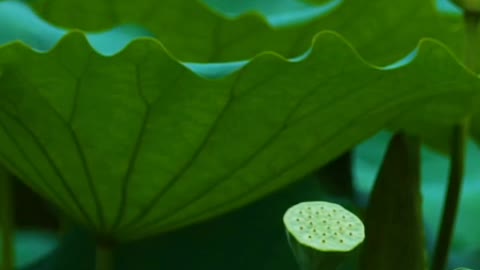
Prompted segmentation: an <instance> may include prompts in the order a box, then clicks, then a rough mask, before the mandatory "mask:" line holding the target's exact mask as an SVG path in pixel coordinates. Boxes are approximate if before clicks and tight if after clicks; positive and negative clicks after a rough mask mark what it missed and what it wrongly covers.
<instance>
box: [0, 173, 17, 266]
mask: <svg viewBox="0 0 480 270" xmlns="http://www.w3.org/2000/svg"><path fill="white" fill-rule="evenodd" d="M13 207H14V205H13V188H12V177H11V176H10V175H9V173H8V172H7V171H6V170H5V169H4V168H3V167H1V166H0V230H1V232H2V235H1V236H2V259H3V261H2V264H0V269H1V270H13V269H14V268H15V251H14V235H15V231H14V210H13Z"/></svg>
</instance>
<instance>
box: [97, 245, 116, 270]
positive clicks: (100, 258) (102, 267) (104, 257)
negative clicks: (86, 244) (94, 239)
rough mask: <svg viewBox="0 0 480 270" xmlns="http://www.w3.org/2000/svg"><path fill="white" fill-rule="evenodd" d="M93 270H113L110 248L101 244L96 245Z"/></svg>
mask: <svg viewBox="0 0 480 270" xmlns="http://www.w3.org/2000/svg"><path fill="white" fill-rule="evenodd" d="M95 261H96V262H95V265H96V266H95V270H113V269H114V265H113V251H112V246H111V245H109V244H104V243H102V242H98V243H97V251H96V260H95Z"/></svg>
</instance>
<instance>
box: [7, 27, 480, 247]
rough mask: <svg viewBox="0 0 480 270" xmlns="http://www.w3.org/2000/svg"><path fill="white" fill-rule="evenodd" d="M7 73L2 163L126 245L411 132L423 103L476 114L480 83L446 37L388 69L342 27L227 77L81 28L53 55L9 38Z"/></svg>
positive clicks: (154, 47) (156, 47) (146, 43)
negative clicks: (298, 53) (388, 134)
mask: <svg viewBox="0 0 480 270" xmlns="http://www.w3.org/2000/svg"><path fill="white" fill-rule="evenodd" d="M439 63H440V64H439ZM0 69H1V70H2V76H1V78H0V96H1V99H0V146H1V147H0V149H1V150H0V158H1V160H2V161H3V162H4V164H5V165H6V166H7V167H8V168H9V169H10V170H12V171H13V172H15V173H16V174H17V175H18V176H19V177H20V178H21V179H23V180H24V181H26V182H27V183H29V184H30V185H31V186H32V187H33V188H34V189H35V190H37V191H39V192H41V193H42V194H43V195H44V196H46V197H47V198H49V199H50V200H52V201H53V202H55V203H56V204H57V205H58V206H60V207H61V208H63V209H64V210H65V211H66V212H68V213H70V214H71V215H72V216H73V217H74V218H76V219H77V220H79V221H81V222H82V223H84V224H85V225H87V226H89V227H90V228H93V229H95V230H96V231H97V232H99V233H105V234H109V235H113V236H114V237H115V238H117V239H120V240H126V239H133V238H138V237H142V236H147V235H150V234H154V233H158V232H164V231H168V230H172V229H175V228H178V227H180V226H185V225H188V224H191V223H193V222H197V221H200V220H204V219H207V218H210V217H213V216H216V215H218V214H221V213H224V212H227V211H230V210H232V209H234V208H237V207H240V206H243V205H245V204H246V203H249V202H252V201H254V200H256V199H258V198H260V197H262V196H264V195H266V194H268V193H270V192H272V191H274V190H276V189H278V188H280V187H282V186H285V185H286V184H288V183H291V182H292V181H295V180H297V179H299V178H300V177H301V176H303V175H305V174H307V173H308V172H310V171H311V170H313V169H315V168H318V166H320V165H322V164H324V163H326V162H328V161H329V160H331V159H333V158H335V157H336V156H338V155H339V154H341V153H342V152H343V151H345V150H347V149H349V148H351V147H353V146H354V145H355V144H357V143H359V142H360V141H362V140H364V139H366V138H368V137H369V136H372V135H373V134H375V133H376V132H377V131H379V130H380V129H382V128H383V127H385V126H386V125H387V123H388V124H389V125H392V121H394V120H395V119H403V121H400V123H402V125H404V124H407V125H406V127H407V128H408V121H404V119H408V118H409V117H415V115H411V112H412V111H415V112H418V113H422V114H429V113H430V115H429V119H431V120H432V121H435V118H436V115H432V114H431V112H432V111H431V110H422V109H421V108H422V105H423V104H427V102H426V101H428V104H429V106H430V107H429V108H430V109H431V107H435V108H437V110H433V111H434V112H438V110H439V109H442V110H444V111H442V113H443V114H445V115H458V117H462V116H463V115H464V114H465V113H467V112H468V110H469V107H471V106H472V102H473V100H475V99H476V98H477V97H478V94H479V92H478V91H477V90H478V87H480V81H478V79H477V78H476V77H475V76H473V75H472V74H470V73H468V72H467V71H466V70H465V69H463V68H462V67H461V66H460V65H458V63H457V62H456V61H455V60H454V58H452V55H451V54H450V53H449V52H448V51H447V50H446V49H445V48H444V47H443V46H442V45H440V44H438V43H436V42H433V41H429V40H426V41H424V42H422V44H421V45H420V46H419V48H418V55H417V57H416V58H415V60H414V61H413V62H412V63H411V64H409V65H407V66H404V67H400V68H397V69H392V70H382V69H378V68H374V67H372V66H370V65H368V64H366V63H365V62H363V61H362V60H361V59H359V57H358V55H357V54H355V52H354V51H353V50H352V48H351V47H350V45H348V44H347V43H346V42H345V41H344V40H343V39H342V38H340V37H339V36H338V35H337V34H334V33H331V32H325V33H322V34H320V35H319V36H318V37H317V38H316V41H315V45H314V46H313V47H312V48H311V50H310V53H309V54H308V55H306V57H305V58H304V59H302V60H298V61H286V60H285V59H283V58H281V57H279V56H278V55H275V54H271V53H265V54H262V55H259V56H258V57H255V58H254V59H253V60H252V61H251V62H249V63H248V64H247V65H246V66H244V67H243V68H241V69H239V70H237V71H235V72H234V73H232V74H230V75H229V76H227V77H223V78H217V79H207V78H203V77H200V76H198V75H196V74H194V73H193V72H192V71H190V70H188V69H187V68H186V67H185V66H183V65H181V64H179V63H178V62H177V61H176V60H174V59H173V58H171V57H170V56H169V55H168V53H166V51H165V50H164V49H163V47H162V46H161V45H160V44H159V43H158V42H156V41H155V40H151V39H144V40H137V41H135V42H133V43H132V44H131V45H130V46H128V47H127V48H126V49H125V50H124V51H122V52H121V53H119V54H117V55H115V56H112V57H105V56H102V55H99V54H97V53H96V52H95V51H93V50H92V48H91V47H90V46H89V45H88V43H87V42H86V39H85V37H84V36H83V35H82V34H80V33H72V34H70V35H68V36H66V37H65V38H64V39H63V40H62V41H61V42H60V43H59V44H58V46H57V47H56V48H55V49H53V50H52V51H51V52H49V53H48V54H39V53H36V52H34V51H32V50H31V49H29V48H28V47H27V46H25V45H22V44H20V43H13V44H10V45H8V46H4V47H3V48H1V49H0ZM438 76H441V78H442V81H438ZM346 78H348V80H346ZM435 104H436V106H435ZM446 104H448V106H446ZM405 112H409V114H408V115H407V116H405V117H403V116H402V115H403V113H405ZM459 112H461V113H459ZM399 117H400V118H399ZM425 117H427V116H425ZM452 121H453V120H452ZM440 122H441V121H440ZM442 123H443V122H442ZM430 132H432V133H434V132H436V131H435V130H431V131H430Z"/></svg>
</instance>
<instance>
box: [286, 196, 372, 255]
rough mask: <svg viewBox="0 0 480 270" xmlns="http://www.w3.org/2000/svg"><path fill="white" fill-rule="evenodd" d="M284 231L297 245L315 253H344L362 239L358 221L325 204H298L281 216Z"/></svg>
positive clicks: (352, 216)
mask: <svg viewBox="0 0 480 270" xmlns="http://www.w3.org/2000/svg"><path fill="white" fill-rule="evenodd" d="M283 222H284V224H285V226H286V228H287V230H288V232H289V233H290V234H291V235H293V237H295V239H296V240H297V241H298V242H300V243H301V244H303V245H305V246H308V247H311V248H313V249H316V250H319V251H333V252H347V251H350V250H352V249H354V248H355V247H356V246H358V245H359V244H360V243H362V242H363V240H364V238H365V229H364V226H363V223H362V221H361V220H360V219H359V218H358V217H357V216H355V215H354V214H352V213H351V212H349V211H348V210H346V209H345V208H343V207H342V206H340V205H338V204H334V203H329V202H302V203H299V204H296V205H294V206H292V207H290V208H289V209H288V210H287V212H286V213H285V215H284V216H283Z"/></svg>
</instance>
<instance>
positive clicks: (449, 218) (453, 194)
mask: <svg viewBox="0 0 480 270" xmlns="http://www.w3.org/2000/svg"><path fill="white" fill-rule="evenodd" d="M465 122H468V121H465ZM467 136H468V124H467V123H462V124H459V125H457V126H455V127H454V129H453V134H452V142H451V152H450V156H451V161H450V175H449V181H448V188H447V194H446V199H445V204H444V206H443V216H442V223H441V225H440V230H439V232H438V236H437V244H436V246H435V253H434V256H433V261H432V269H433V270H445V269H446V267H447V263H448V253H449V250H450V245H451V242H452V237H453V233H454V229H455V220H456V217H457V211H458V204H459V199H460V194H461V190H462V186H463V177H464V170H465V151H466V143H467Z"/></svg>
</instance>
